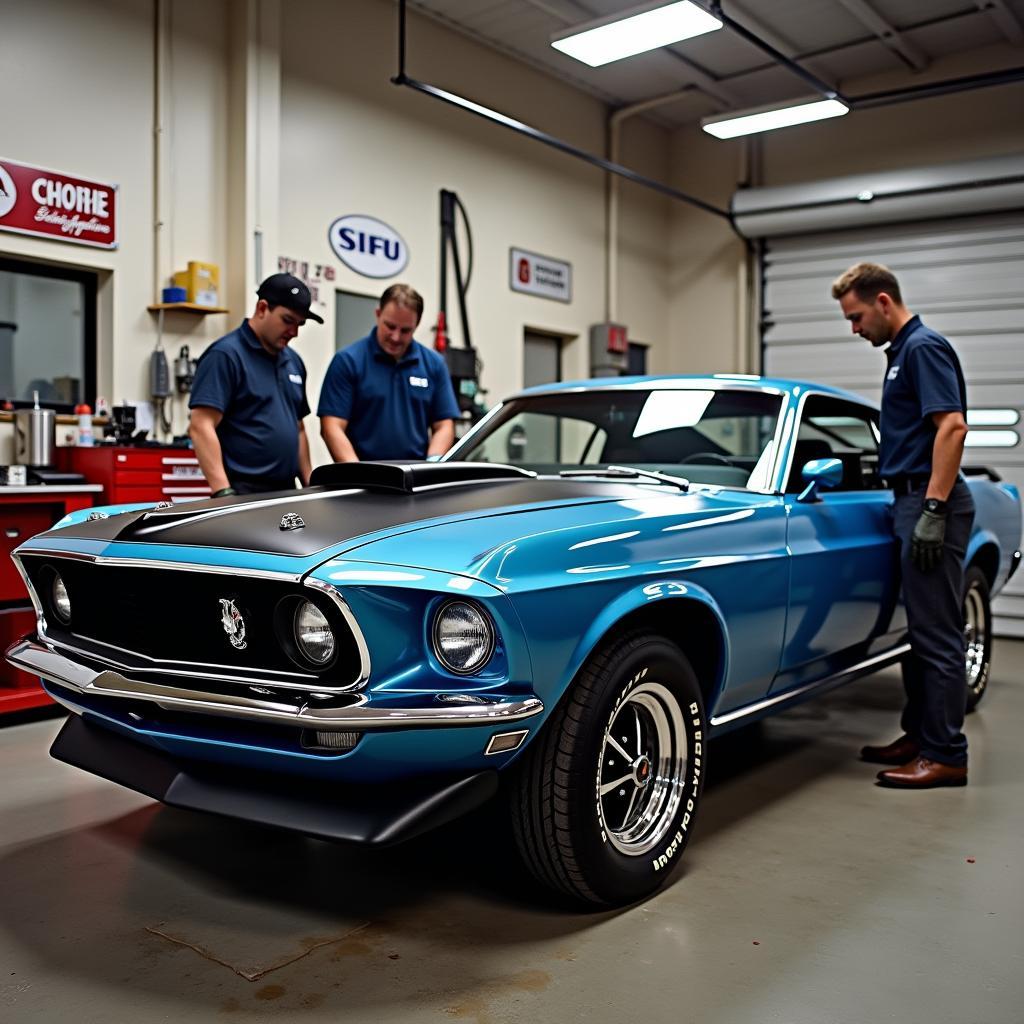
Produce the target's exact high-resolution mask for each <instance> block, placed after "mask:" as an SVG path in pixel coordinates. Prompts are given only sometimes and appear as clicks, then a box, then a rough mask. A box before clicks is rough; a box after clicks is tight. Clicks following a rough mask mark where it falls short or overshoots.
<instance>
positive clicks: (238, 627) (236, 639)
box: [220, 597, 245, 651]
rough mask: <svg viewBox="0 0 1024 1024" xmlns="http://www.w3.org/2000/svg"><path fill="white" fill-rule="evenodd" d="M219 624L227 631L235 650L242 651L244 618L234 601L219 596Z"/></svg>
mask: <svg viewBox="0 0 1024 1024" xmlns="http://www.w3.org/2000/svg"><path fill="white" fill-rule="evenodd" d="M220 624H221V625H222V626H223V627H224V632H225V633H227V635H228V639H229V640H230V641H231V646H232V647H234V648H235V650H236V651H244V650H245V619H243V618H242V613H241V612H240V611H239V610H238V606H237V605H236V604H235V602H234V601H230V600H228V598H226V597H222V598H220Z"/></svg>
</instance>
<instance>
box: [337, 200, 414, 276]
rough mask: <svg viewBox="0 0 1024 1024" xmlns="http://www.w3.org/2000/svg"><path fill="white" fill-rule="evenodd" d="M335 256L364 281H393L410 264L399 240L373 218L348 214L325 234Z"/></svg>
mask: <svg viewBox="0 0 1024 1024" xmlns="http://www.w3.org/2000/svg"><path fill="white" fill-rule="evenodd" d="M327 239H328V241H329V242H330V243H331V248H332V249H333V250H334V255H335V256H337V257H338V259H339V260H341V262H342V263H344V264H345V266H346V267H348V268H349V269H350V270H354V271H355V272H356V273H357V274H362V275H363V277H394V276H395V275H396V274H400V273H401V272H402V271H403V270H404V269H405V265H406V263H408V262H409V247H408V246H407V245H406V244H405V242H404V240H403V239H402V236H401V235H400V234H399V233H398V232H397V231H396V230H395V229H394V228H392V227H389V226H388V225H387V224H385V223H384V222H383V221H382V220H377V218H376V217H367V216H365V215H364V214H361V213H350V214H348V215H346V216H344V217H339V218H338V219H337V220H335V221H334V222H333V223H332V224H331V226H330V228H329V229H328V231H327Z"/></svg>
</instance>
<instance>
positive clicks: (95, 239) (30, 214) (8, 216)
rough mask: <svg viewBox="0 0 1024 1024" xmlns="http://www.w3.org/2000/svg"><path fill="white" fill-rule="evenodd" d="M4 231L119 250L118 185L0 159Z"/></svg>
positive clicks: (0, 228)
mask: <svg viewBox="0 0 1024 1024" xmlns="http://www.w3.org/2000/svg"><path fill="white" fill-rule="evenodd" d="M0 231H14V232H16V233H18V234H21V235H39V236H41V237H43V238H58V239H60V240H61V241H62V242H76V243H77V244H79V245H95V246H99V247H100V248H102V249H116V248H117V186H116V185H108V184H105V183H103V182H97V181H88V180H86V179H85V178H75V177H72V176H71V175H69V174H63V173H61V172H60V171H46V170H43V169H42V168H41V167H29V166H28V165H27V164H19V163H15V161H13V160H4V159H2V158H0Z"/></svg>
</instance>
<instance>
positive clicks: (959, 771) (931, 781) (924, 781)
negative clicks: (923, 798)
mask: <svg viewBox="0 0 1024 1024" xmlns="http://www.w3.org/2000/svg"><path fill="white" fill-rule="evenodd" d="M878 784H879V785H880V786H891V787H893V788H898V789H934V788H935V787H936V786H966V785H967V765H965V764H940V763H939V762H938V761H929V760H928V758H926V757H915V758H914V760H913V761H911V762H910V764H905V765H903V767H902V768H889V769H887V770H886V771H884V772H879V773H878Z"/></svg>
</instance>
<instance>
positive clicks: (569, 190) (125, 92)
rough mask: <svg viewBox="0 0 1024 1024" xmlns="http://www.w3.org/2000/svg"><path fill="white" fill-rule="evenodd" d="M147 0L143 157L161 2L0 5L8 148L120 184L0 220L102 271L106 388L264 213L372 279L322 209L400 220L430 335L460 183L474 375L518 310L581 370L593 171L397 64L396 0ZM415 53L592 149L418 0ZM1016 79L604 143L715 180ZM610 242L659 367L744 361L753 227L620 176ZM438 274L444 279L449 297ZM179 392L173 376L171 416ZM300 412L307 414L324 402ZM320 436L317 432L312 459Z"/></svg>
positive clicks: (634, 127)
mask: <svg viewBox="0 0 1024 1024" xmlns="http://www.w3.org/2000/svg"><path fill="white" fill-rule="evenodd" d="M163 7H164V10H165V12H166V13H165V23H164V26H163V34H162V39H163V49H162V58H161V62H160V68H161V75H162V83H163V88H162V91H161V94H160V95H161V100H162V111H163V117H162V124H163V132H162V133H161V136H160V140H161V152H162V156H161V159H160V160H159V174H157V173H156V171H157V167H156V163H155V156H154V145H153V128H154V82H155V76H154V59H153V57H154V12H155V8H156V5H155V2H142V0H89V2H86V0H47V2H46V3H45V4H42V3H38V2H36V0H3V3H2V12H0V13H2V31H0V66H2V67H3V68H4V72H5V76H4V77H5V81H6V82H7V83H8V89H7V94H6V98H7V100H8V101H7V102H5V103H4V104H2V105H0V140H2V142H0V155H3V156H4V157H7V158H10V159H12V160H18V161H22V162H25V163H30V164H36V165H39V166H43V167H50V168H54V169H57V170H64V171H67V172H69V173H73V174H78V175H82V176H86V177H93V178H96V179H98V180H103V181H111V182H116V183H118V184H119V186H120V194H119V224H120V226H119V234H120V242H121V244H120V248H119V249H118V250H116V251H113V252H109V251H104V250H92V249H88V248H84V247H81V246H74V245H70V244H67V243H62V242H58V241H53V240H42V239H38V240H37V239H30V238H25V237H22V236H18V235H13V234H6V233H3V232H0V252H5V253H10V254H15V255H17V256H19V257H22V258H30V259H40V260H45V261H47V262H57V263H66V264H68V265H71V266H85V267H89V268H92V269H95V270H97V271H98V272H99V273H100V277H101V289H100V296H99V335H100V338H99V345H100V352H99V367H98V370H99V387H100V389H101V391H102V393H105V394H106V397H108V398H109V399H111V400H113V401H115V402H119V401H121V400H122V399H135V398H144V397H145V396H146V393H147V391H148V383H147V381H148V374H147V366H148V359H149V354H150V352H151V350H152V348H153V346H154V343H155V341H156V331H155V326H156V322H155V319H154V317H153V316H152V315H151V314H150V313H147V312H146V308H145V307H146V305H147V304H149V303H151V302H153V301H154V300H156V299H157V298H158V297H159V296H158V291H159V288H160V287H161V286H163V285H164V284H166V283H168V280H167V279H168V277H169V275H170V273H171V272H172V271H173V270H174V269H180V268H183V267H184V265H185V263H186V262H187V261H188V260H189V259H197V260H204V261H209V262H214V263H218V264H219V265H220V266H221V269H222V279H223V281H224V291H225V295H226V299H227V304H228V305H229V306H230V313H229V314H227V315H215V316H209V317H206V318H187V317H185V316H184V315H183V314H180V313H175V314H171V315H169V316H168V318H167V322H166V335H165V339H164V342H165V347H166V348H167V350H168V355H169V357H171V358H173V356H174V355H176V353H177V349H178V346H179V345H180V344H182V343H183V342H186V343H188V344H189V345H190V346H191V348H192V352H193V355H196V354H198V352H199V351H200V350H201V349H202V348H203V347H204V346H205V345H206V344H208V343H209V342H210V341H211V340H213V339H215V338H216V337H218V336H219V335H220V334H222V333H224V332H225V331H226V330H228V329H230V328H231V327H233V326H235V325H236V324H237V323H238V322H239V321H240V320H241V319H242V317H243V316H245V315H247V314H248V313H249V311H250V308H251V304H252V301H253V295H252V289H253V287H254V284H255V281H254V279H253V275H254V270H253V266H252V263H253V245H252V237H251V232H252V230H254V229H255V228H257V227H261V228H263V229H264V230H265V237H266V248H265V251H264V273H269V272H271V271H272V270H273V269H275V266H276V259H277V257H278V256H290V257H293V258H297V259H300V260H308V261H309V262H311V263H328V264H330V265H332V266H333V267H334V268H335V270H336V272H337V281H336V285H337V287H339V288H342V289H345V290H350V291H356V292H362V293H365V294H378V293H379V292H380V291H381V290H382V287H383V285H385V284H387V283H388V282H386V281H385V282H381V281H374V280H370V279H367V278H363V277H359V276H357V275H355V274H353V273H352V272H351V271H349V270H347V269H346V268H345V267H343V266H342V264H340V263H339V262H338V261H337V260H336V259H335V258H334V257H333V255H332V254H331V252H330V250H329V247H328V244H327V238H326V235H327V227H328V225H329V223H330V222H331V220H332V219H333V218H334V217H336V216H338V215H340V214H343V213H347V212H363V213H369V214H373V215H375V216H378V217H381V218H382V219H384V220H385V221H387V222H388V223H390V224H392V225H393V226H394V227H395V228H397V229H398V230H399V231H400V232H401V234H402V235H403V236H404V237H405V239H406V241H407V242H408V244H409V246H410V249H411V252H412V258H411V261H410V264H409V266H408V268H407V269H406V271H405V272H404V273H403V275H402V277H403V279H405V280H408V281H410V282H411V283H412V284H414V285H415V286H416V287H417V288H419V289H420V291H422V292H423V294H424V296H425V297H426V301H427V316H426V317H425V323H424V329H421V331H420V339H421V340H423V341H425V342H427V343H429V342H430V341H431V339H432V335H431V333H430V331H429V329H427V328H428V326H429V324H428V321H429V322H430V323H432V322H433V319H434V315H435V313H436V308H437V287H438V282H437V276H438V243H439V237H438V231H439V229H438V191H439V189H441V188H448V189H453V190H454V191H456V192H457V193H458V194H459V196H460V198H461V199H462V202H463V203H464V205H465V206H466V208H467V210H468V212H469V215H470V218H471V221H472V226H473V232H474V238H475V242H476V264H475V267H474V273H473V281H472V284H471V288H470V294H469V311H470V317H471V323H472V327H473V332H474V333H473V341H474V343H475V344H476V345H477V346H478V347H479V349H480V353H481V357H482V359H483V362H484V376H483V385H484V387H486V388H488V389H489V395H488V399H489V400H490V401H494V400H496V399H497V398H498V397H500V396H501V395H502V394H504V393H506V392H508V391H509V390H512V389H514V388H516V387H518V386H519V384H520V381H521V369H522V351H521V349H522V335H523V331H524V329H526V328H532V329H540V330H546V331H551V332H555V333H559V334H562V335H565V336H566V337H573V336H575V337H577V338H578V340H577V341H575V342H573V343H570V344H569V346H568V348H567V350H566V352H565V359H564V361H563V362H564V367H565V373H566V375H567V376H577V375H579V376H582V375H585V373H586V371H587V344H586V337H587V329H588V327H589V325H590V324H592V323H595V322H598V321H600V320H602V319H603V317H604V309H605V295H604V255H603V244H604V192H605V181H604V176H603V175H602V174H601V173H600V172H599V171H597V170H596V169H594V168H592V167H590V166H588V165H586V164H584V163H582V162H580V161H577V160H574V159H573V158H571V157H568V156H566V155H564V154H562V153H559V152H556V151H554V150H551V149H548V148H546V147H544V146H542V145H540V144H538V143H536V142H533V141H530V140H528V139H525V138H522V137H520V136H517V135H514V134H513V133H511V132H508V131H505V130H503V129H501V128H499V127H496V126H494V125H492V124H490V123H487V122H485V121H483V120H481V119H478V118H474V117H473V116H472V115H470V114H468V113H466V112H464V111H461V110H457V109H454V108H450V107H447V106H445V105H443V104H441V103H439V102H438V101H436V100H432V99H429V98H427V97H424V96H422V95H420V94H417V93H414V92H413V91H411V90H408V89H401V88H398V87H395V86H393V85H392V84H391V83H390V81H389V79H390V77H391V75H392V74H393V73H394V71H395V69H396V16H397V9H396V5H395V4H393V3H392V2H391V0H346V2H345V3H344V4H338V3H333V2H329V0H296V2H294V3H281V2H280V0H173V2H172V0H167V2H165V4H164V5H163ZM58 26H59V31H58V30H57V27H58ZM254 32H255V35H254ZM253 54H256V56H255V57H254V56H253ZM1008 54H1009V51H1008V50H1007V51H1004V50H1002V49H994V50H993V51H992V52H991V53H988V54H983V55H978V56H976V57H975V59H974V60H973V62H970V63H965V62H964V61H963V60H958V61H947V62H944V63H938V64H936V65H935V67H933V68H932V69H929V71H928V72H927V73H926V74H925V75H924V76H920V77H919V78H915V79H908V78H906V77H903V78H901V79H900V81H899V82H898V81H896V80H895V79H884V78H876V79H875V80H873V81H865V82H859V83H842V85H843V88H844V89H845V90H846V91H848V92H849V93H851V94H856V93H858V92H867V91H871V90H873V89H881V88H887V87H890V86H891V85H897V84H901V82H902V83H908V82H916V81H923V80H926V78H928V77H932V78H945V77H954V76H955V75H960V74H967V73H970V72H971V71H978V70H984V69H985V68H986V67H990V66H1005V65H1006V64H1008V63H1019V60H1012V59H1010V56H1009V55H1008ZM254 68H255V70H254ZM407 70H408V73H409V74H410V75H411V76H413V77H416V78H420V79H422V80H425V81H429V82H431V83H432V84H435V85H438V86H441V87H444V88H448V89H451V90H452V91H454V92H457V93H461V94H462V95H465V96H466V97H468V98H470V99H473V100H476V101H477V102H480V103H482V104H485V105H488V106H491V107H494V108H496V109H498V110H500V111H502V112H504V113H507V114H509V115H511V116H513V117H516V118H519V119H521V120H523V121H526V122H527V123H530V124H533V125H535V126H536V127H538V128H540V129H542V130H544V131H547V132H550V133H551V134H553V135H555V136H557V137H560V138H563V139H565V140H567V141H569V142H571V143H573V144H575V145H577V146H580V147H582V148H583V149H586V150H589V151H591V152H594V153H602V152H603V150H604V145H605V120H606V116H607V110H606V109H605V108H604V106H603V105H602V104H601V103H599V102H598V101H596V100H594V99H593V98H591V97H589V96H586V95H583V94H581V93H578V92H576V91H574V90H573V89H571V88H570V87H569V86H567V85H565V84H562V83H560V82H558V81H556V80H554V79H552V78H550V77H548V76H546V75H544V74H543V73H541V72H538V71H535V70H533V69H531V68H527V67H524V66H520V65H517V64H516V63H514V62H513V61H511V60H510V59H508V58H506V57H504V56H502V55H500V54H498V53H495V52H493V51H491V50H489V49H486V48H484V47H482V46H479V45H477V44H475V43H474V42H472V41H471V40H469V39H467V38H466V37H464V36H462V35H459V34H456V33H453V32H450V31H448V30H447V29H445V28H444V27H442V26H440V25H439V24H437V23H435V22H433V21H429V20H425V19H423V18H420V17H418V16H416V15H414V14H411V15H410V19H409V39H408V65H407ZM11 83H14V85H13V88H12V86H11ZM12 97H13V101H12ZM1022 101H1024V87H1022V86H1020V85H1014V86H1004V87H1000V88H998V89H986V90H980V91H977V92H973V93H965V94H962V95H959V96H950V97H944V98H941V99H934V100H925V101H919V102H916V103H907V104H901V105H899V106H894V107H890V108H885V109H881V110H877V111H872V112H866V113H858V114H851V115H849V116H848V117H847V118H844V119H842V120H841V121H836V122H827V123H824V124H819V125H812V126H806V127H802V128H793V129H789V130H787V131H785V132H779V133H776V134H775V135H774V136H769V137H766V138H765V139H764V140H763V141H762V142H761V143H759V144H758V146H757V149H758V150H759V159H758V160H757V161H755V164H756V166H757V167H758V168H759V169H760V170H759V174H758V175H756V176H753V177H751V176H750V175H748V174H747V171H746V170H745V168H746V163H747V161H746V152H747V151H746V149H745V145H747V144H745V143H743V142H720V141H718V140H715V139H711V138H710V137H709V136H706V135H704V134H703V133H701V132H700V131H699V129H697V128H696V127H692V128H687V129H685V130H682V131H678V132H675V133H668V132H666V131H664V130H662V129H660V128H659V127H657V126H656V125H654V124H652V123H651V122H650V121H647V120H645V119H643V118H634V119H632V120H630V121H628V122H626V124H625V125H624V128H623V135H622V149H621V159H622V161H623V162H624V163H626V164H628V165H629V166H632V167H634V168H636V169H637V170H639V171H641V172H642V173H646V174H648V175H650V176H652V177H655V178H660V179H662V180H668V181H670V183H671V184H673V185H675V186H676V187H678V188H680V189H682V190H684V191H687V192H691V193H693V194H695V195H698V196H700V197H701V198H703V199H706V200H708V201H711V202H713V203H715V204H717V205H720V206H725V205H726V204H727V203H728V199H729V196H730V195H731V193H732V191H733V189H734V188H735V187H736V185H737V183H738V182H740V181H742V180H745V179H746V180H750V181H751V183H753V184H780V183H783V182H791V181H800V180H811V179H813V178H817V177H824V176H832V175H835V174H842V173H849V172H851V171H855V170H859V169H863V168H869V167H879V168H883V167H892V166H908V165H913V164H917V163H932V162H940V161H942V160H944V159H948V160H960V159H965V158H969V157H972V156H983V155H987V154H990V153H999V152H1010V151H1013V150H1014V149H1015V148H1016V149H1018V150H1019V149H1020V137H1021V127H1022V125H1021V113H1020V111H1021V110H1024V102H1022ZM257 115H259V116H257ZM158 187H159V192H158ZM154 221H159V222H160V226H159V227H158V228H155V227H154ZM620 243H621V244H620V265H619V281H620V286H619V290H618V295H617V315H618V319H620V320H621V321H622V322H625V323H626V324H628V325H629V327H630V333H631V336H632V337H634V338H635V339H637V340H640V341H644V342H647V343H650V344H651V345H652V348H651V351H650V356H649V363H650V366H651V368H652V369H653V370H655V371H666V372H695V371H704V370H745V369H749V368H750V367H751V365H752V362H753V360H754V359H755V358H756V345H755V344H754V342H755V340H756V339H755V336H754V332H752V331H750V330H748V329H747V325H748V321H749V319H750V302H749V295H748V287H747V284H748V282H747V280H746V277H745V271H746V268H747V265H748V264H747V255H746V249H745V246H744V244H743V243H742V242H741V241H740V240H738V239H737V238H736V236H735V235H734V234H733V232H732V231H731V229H730V228H729V226H728V225H727V224H726V223H725V222H724V221H722V220H719V219H717V218H715V217H713V216H710V215H708V214H706V213H703V212H701V211H698V210H695V209H694V208H692V207H689V206H686V205H684V204H682V203H678V202H674V201H672V200H669V199H667V198H664V197H662V196H660V195H658V194H656V193H653V192H650V191H648V190H644V189H642V188H640V187H638V186H635V185H632V184H629V183H623V185H622V187H621V228H620ZM512 245H515V246H519V247H523V248H527V249H533V250H535V251H538V252H540V253H544V254H546V255H550V256H555V257H559V258H562V259H566V260H569V261H570V262H571V263H572V265H573V272H574V298H573V301H572V303H571V304H562V303H557V302H552V301H547V300H543V299H537V298H529V297H526V296H523V295H520V294H518V293H513V292H511V291H510V289H509V287H508V267H507V262H508V249H509V247H510V246H512ZM453 298H454V293H453V292H451V291H450V295H449V304H450V311H451V309H452V308H454V303H453ZM322 311H323V312H324V314H325V319H326V320H327V321H328V322H327V323H326V324H325V325H324V326H323V327H319V326H317V325H315V324H310V325H308V326H307V327H306V328H305V329H304V330H303V333H302V335H301V336H300V338H299V339H298V342H297V345H296V347H297V349H298V351H299V352H300V353H301V354H302V356H303V358H304V359H305V360H306V362H307V365H308V367H309V371H310V400H311V403H312V404H313V405H314V406H315V403H316V399H317V395H318V391H319V383H320V380H321V378H322V374H323V371H324V368H325V367H326V365H327V362H328V361H329V359H330V356H331V354H332V353H333V348H334V343H333V338H334V330H333V323H332V322H331V321H332V318H333V312H334V303H333V300H332V299H330V297H329V301H327V302H326V304H325V307H324V308H323V310H322ZM456 327H457V324H456ZM184 411H185V410H184V403H183V402H181V401H180V400H177V401H176V406H175V429H176V430H178V431H180V430H182V429H183V428H184V426H185V415H184ZM310 426H311V427H312V432H313V433H315V431H316V424H315V421H311V424H310ZM325 457H326V454H325V451H324V449H323V448H322V446H320V445H319V443H318V442H317V444H316V445H315V446H314V458H315V460H321V459H323V458H325ZM4 458H6V455H5V453H4V449H3V447H2V431H0V461H3V460H4Z"/></svg>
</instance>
